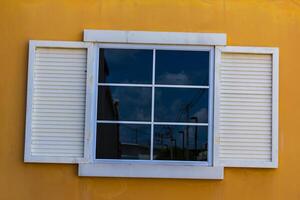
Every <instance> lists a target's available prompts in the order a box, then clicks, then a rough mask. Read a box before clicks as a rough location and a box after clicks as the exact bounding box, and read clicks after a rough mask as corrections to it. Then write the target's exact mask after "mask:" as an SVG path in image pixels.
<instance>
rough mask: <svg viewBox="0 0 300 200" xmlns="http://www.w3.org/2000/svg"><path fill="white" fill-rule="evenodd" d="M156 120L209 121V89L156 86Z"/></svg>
mask: <svg viewBox="0 0 300 200" xmlns="http://www.w3.org/2000/svg"><path fill="white" fill-rule="evenodd" d="M154 108H155V112H154V115H155V116H154V120H155V121H156V122H192V123H207V122H208V89H191V88H189V89H187V88H155V106H154Z"/></svg>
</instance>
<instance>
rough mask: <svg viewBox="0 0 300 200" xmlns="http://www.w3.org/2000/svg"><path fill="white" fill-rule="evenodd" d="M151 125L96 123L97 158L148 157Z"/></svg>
mask: <svg viewBox="0 0 300 200" xmlns="http://www.w3.org/2000/svg"><path fill="white" fill-rule="evenodd" d="M150 140H151V126H150V125H141V124H109V123H100V124H97V141H96V145H97V146H96V158H97V159H134V160H149V159H150V143H151V142H150Z"/></svg>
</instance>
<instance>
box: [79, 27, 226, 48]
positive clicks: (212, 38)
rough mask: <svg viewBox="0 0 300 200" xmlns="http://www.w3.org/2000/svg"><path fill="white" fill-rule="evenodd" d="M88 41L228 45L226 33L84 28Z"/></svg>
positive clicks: (85, 39)
mask: <svg viewBox="0 0 300 200" xmlns="http://www.w3.org/2000/svg"><path fill="white" fill-rule="evenodd" d="M83 41H86V42H100V43H133V44H170V45H212V46H213V45H226V42H227V37H226V34H224V33H187V32H154V31H115V30H84V39H83Z"/></svg>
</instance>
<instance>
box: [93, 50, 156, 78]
mask: <svg viewBox="0 0 300 200" xmlns="http://www.w3.org/2000/svg"><path fill="white" fill-rule="evenodd" d="M99 54H100V55H99V66H100V70H99V82H100V83H144V84H146V83H152V61H153V51H152V50H138V49H100V53H99Z"/></svg>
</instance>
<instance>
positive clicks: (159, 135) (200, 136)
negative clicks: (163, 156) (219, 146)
mask: <svg viewBox="0 0 300 200" xmlns="http://www.w3.org/2000/svg"><path fill="white" fill-rule="evenodd" d="M187 127H188V128H187ZM186 130H188V133H189V134H188V135H189V142H188V143H189V148H190V149H193V148H194V147H195V133H196V131H197V149H201V148H204V147H205V145H206V144H207V143H208V129H207V127H203V126H197V127H196V126H177V125H176V126H175V125H155V126H154V143H155V146H160V145H164V144H170V138H172V139H174V140H175V141H176V142H175V143H176V146H177V147H180V148H182V146H183V140H182V138H183V136H182V134H183V133H186ZM173 145H174V144H173Z"/></svg>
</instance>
